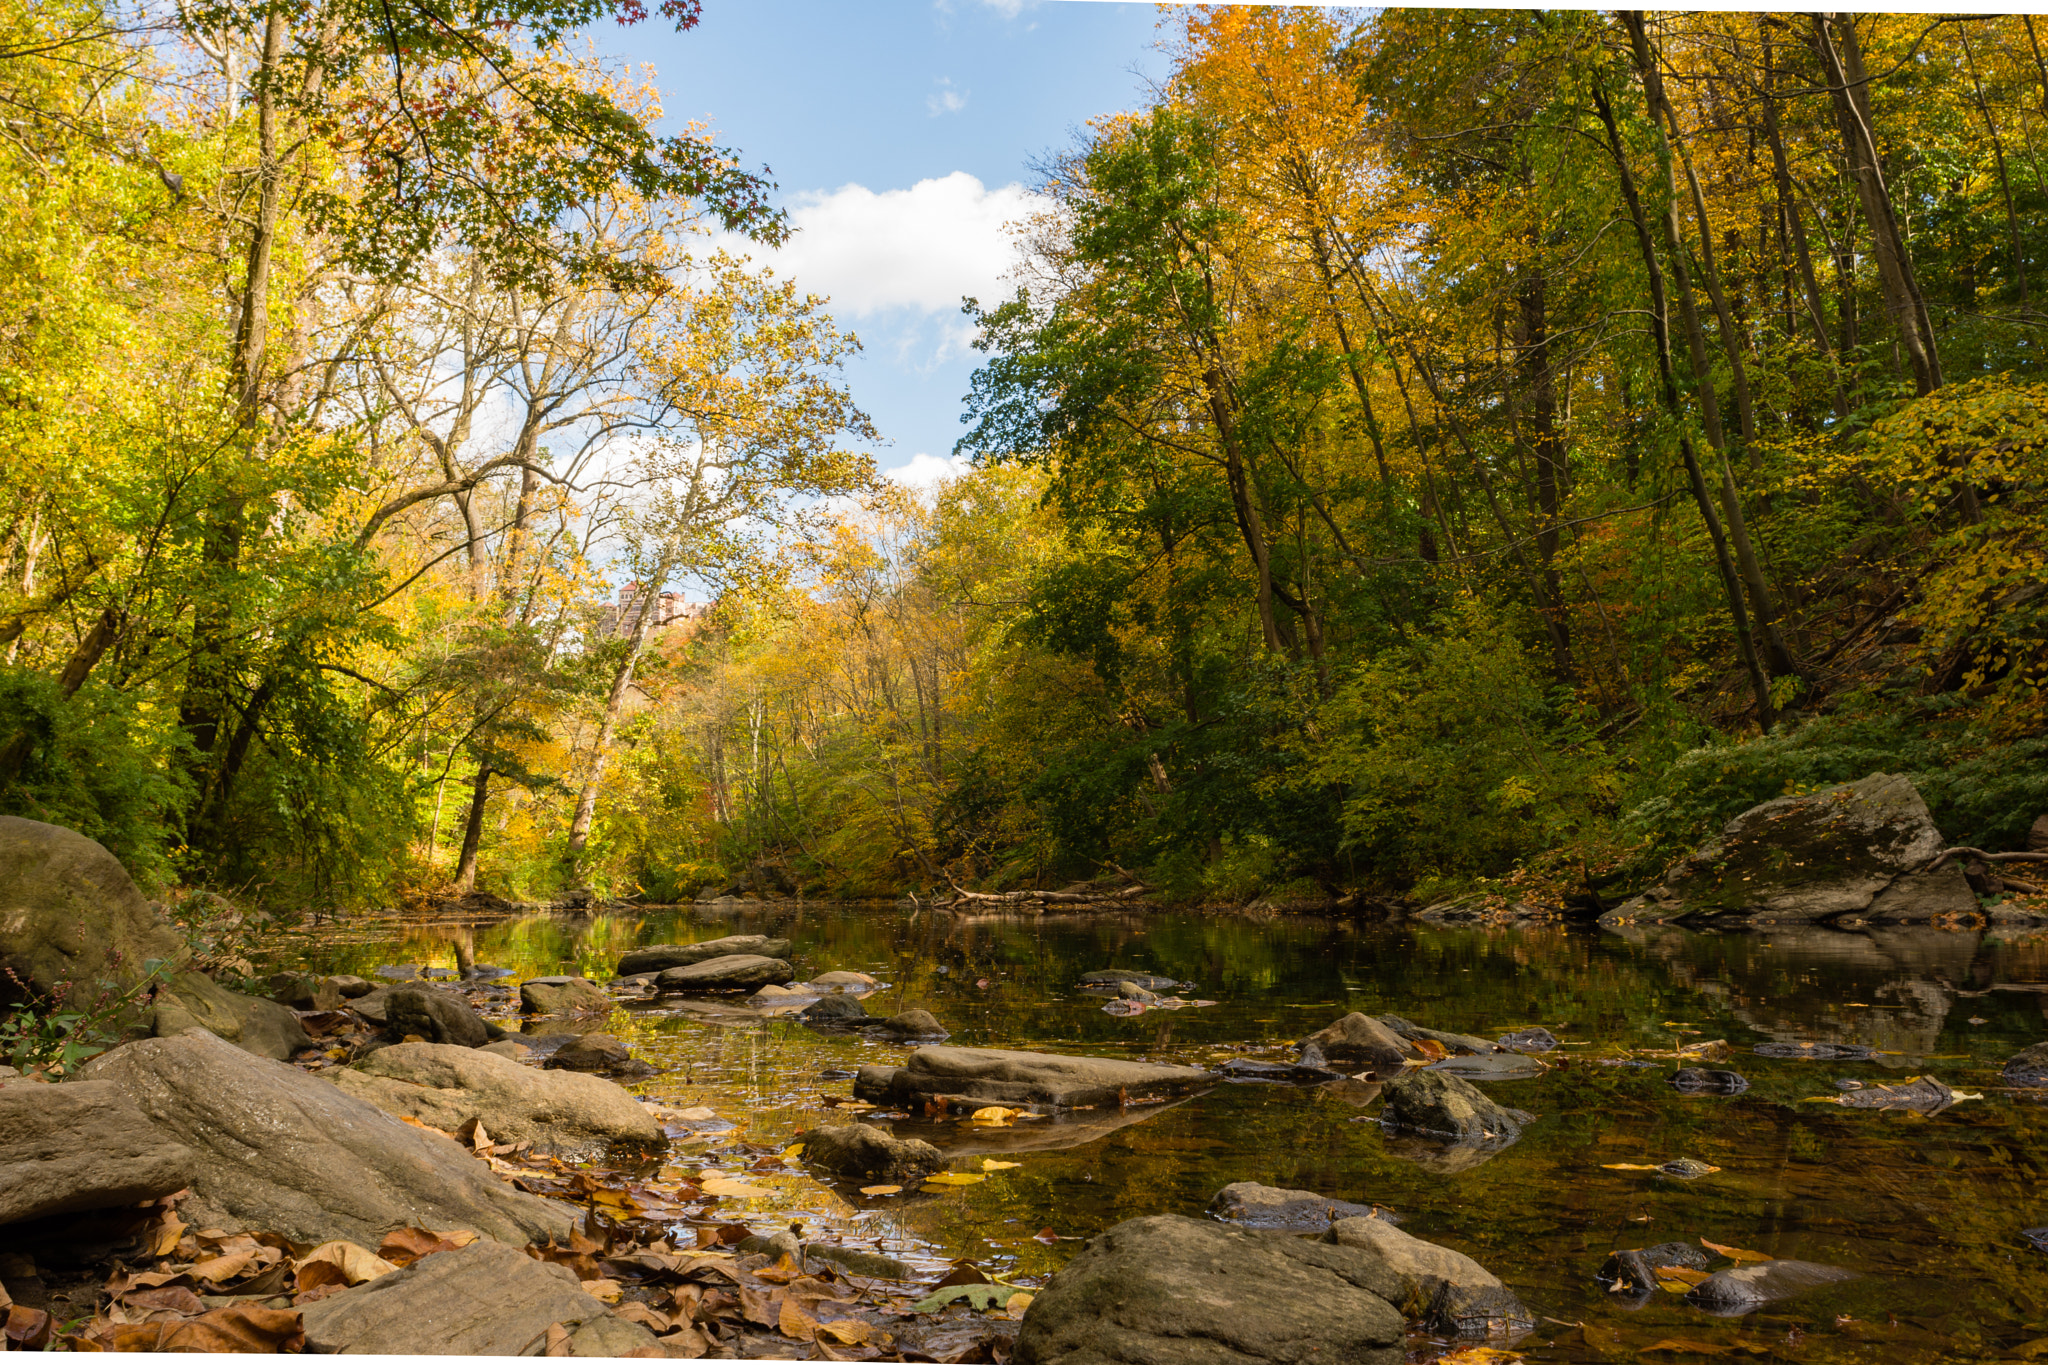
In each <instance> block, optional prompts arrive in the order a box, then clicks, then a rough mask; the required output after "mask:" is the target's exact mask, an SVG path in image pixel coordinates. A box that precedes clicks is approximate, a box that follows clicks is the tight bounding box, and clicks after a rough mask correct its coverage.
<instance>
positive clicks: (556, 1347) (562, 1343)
mask: <svg viewBox="0 0 2048 1365" xmlns="http://www.w3.org/2000/svg"><path fill="white" fill-rule="evenodd" d="M547 1342H548V1344H547V1349H546V1350H544V1351H542V1352H541V1354H542V1355H544V1356H566V1355H574V1354H575V1352H574V1351H573V1350H571V1349H570V1347H569V1329H568V1328H566V1327H564V1326H562V1324H561V1323H559V1322H557V1323H553V1324H550V1325H549V1327H548V1332H547Z"/></svg>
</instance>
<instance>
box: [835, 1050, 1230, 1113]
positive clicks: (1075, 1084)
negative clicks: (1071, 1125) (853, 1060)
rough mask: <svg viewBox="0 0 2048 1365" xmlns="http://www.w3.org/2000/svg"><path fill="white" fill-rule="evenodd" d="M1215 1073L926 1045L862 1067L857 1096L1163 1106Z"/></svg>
mask: <svg viewBox="0 0 2048 1365" xmlns="http://www.w3.org/2000/svg"><path fill="white" fill-rule="evenodd" d="M1216 1081H1217V1076H1216V1073H1215V1072H1213V1071H1204V1070H1202V1069H1201V1068H1200V1067H1194V1066H1158V1065H1155V1064H1153V1063H1150V1062H1127V1061H1123V1060H1120V1059H1116V1058H1110V1057H1067V1056H1062V1055H1060V1054H1058V1053H1053V1052H1011V1051H1006V1050H1003V1049H999V1048H986V1047H921V1048H919V1049H918V1050H917V1051H915V1052H913V1053H911V1054H910V1060H909V1061H907V1062H905V1063H904V1064H903V1065H902V1066H900V1067H894V1068H890V1067H878V1066H864V1067H862V1068H861V1069H860V1073H859V1075H858V1076H856V1077H855V1079H854V1094H856V1095H857V1096H859V1097H860V1098H861V1099H864V1100H868V1101H870V1102H871V1103H875V1104H884V1103H886V1104H890V1105H893V1106H895V1107H898V1108H903V1107H922V1106H923V1105H924V1104H925V1103H926V1102H927V1101H928V1100H931V1099H934V1098H953V1099H962V1100H968V1101H978V1102H980V1103H983V1104H1002V1105H1010V1106H1017V1105H1037V1106H1042V1107H1045V1108H1050V1109H1072V1108H1074V1107H1075V1106H1077V1105H1096V1106H1098V1107H1099V1106H1103V1105H1110V1106H1115V1105H1119V1104H1157V1103H1159V1102H1161V1101H1164V1100H1170V1099H1177V1098H1179V1097H1180V1096H1182V1095H1187V1094H1192V1093H1193V1092H1195V1091H1197V1090H1206V1089H1208V1088H1209V1087H1210V1086H1212V1085H1215V1084H1216Z"/></svg>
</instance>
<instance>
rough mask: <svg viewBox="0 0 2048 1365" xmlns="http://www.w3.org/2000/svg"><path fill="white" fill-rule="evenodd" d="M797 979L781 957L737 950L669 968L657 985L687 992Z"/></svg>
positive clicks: (737, 988) (749, 988) (754, 986)
mask: <svg viewBox="0 0 2048 1365" xmlns="http://www.w3.org/2000/svg"><path fill="white" fill-rule="evenodd" d="M794 980H796V971H795V969H794V968H792V967H791V966H790V965H789V964H788V963H787V962H785V961H783V960H782V959H781V958H779V957H761V956H758V955H756V954H752V953H735V954H732V955H730V956H727V957H714V958H707V959H706V960H704V961H702V962H693V963H690V964H689V965H687V966H683V967H669V968H666V969H664V970H663V971H662V972H661V974H660V975H658V976H656V977H655V978H654V988H655V989H656V990H659V991H673V992H675V993H677V994H679V995H688V994H691V993H693V992H701V991H752V990H757V989H759V988H760V987H762V986H785V985H788V984H789V983H790V982H792V981H794Z"/></svg>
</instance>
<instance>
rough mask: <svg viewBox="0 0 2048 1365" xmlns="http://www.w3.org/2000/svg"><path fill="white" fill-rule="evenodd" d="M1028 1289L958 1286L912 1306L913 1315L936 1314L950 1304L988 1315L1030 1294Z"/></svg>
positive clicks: (922, 1299) (942, 1290) (925, 1298)
mask: <svg viewBox="0 0 2048 1365" xmlns="http://www.w3.org/2000/svg"><path fill="white" fill-rule="evenodd" d="M1030 1292H1031V1291H1030V1290H1028V1289H1019V1288H1017V1287H1016V1286H1014V1285H1007V1284H956V1285H952V1286H949V1287H948V1288H945V1289H941V1290H939V1291H938V1292H936V1293H934V1294H930V1295H927V1296H926V1297H924V1298H921V1299H919V1300H918V1301H917V1302H916V1303H913V1304H911V1305H910V1311H911V1312H913V1313H936V1312H938V1311H939V1310H940V1309H941V1308H944V1307H945V1306H946V1305H947V1304H949V1303H964V1304H966V1305H967V1306H968V1307H969V1308H973V1309H976V1310H978V1311H980V1312H983V1313H986V1312H987V1311H988V1310H989V1309H991V1308H1001V1307H1003V1306H1004V1305H1006V1304H1008V1303H1009V1301H1010V1300H1011V1299H1012V1298H1014V1297H1016V1296H1017V1295H1019V1294H1028V1293H1030Z"/></svg>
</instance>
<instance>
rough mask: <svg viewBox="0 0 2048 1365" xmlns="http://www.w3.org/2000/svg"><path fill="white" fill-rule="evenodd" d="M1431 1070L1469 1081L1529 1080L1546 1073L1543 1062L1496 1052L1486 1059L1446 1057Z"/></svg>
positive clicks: (1516, 1054)
mask: <svg viewBox="0 0 2048 1365" xmlns="http://www.w3.org/2000/svg"><path fill="white" fill-rule="evenodd" d="M1428 1069H1429V1070H1431V1071H1441V1072H1443V1073H1444V1074H1445V1075H1446V1076H1456V1077H1458V1078H1459V1079H1460V1080H1467V1081H1526V1080H1529V1079H1531V1078H1533V1077H1536V1076H1541V1075H1542V1074H1543V1072H1544V1066H1543V1063H1541V1062H1539V1061H1537V1060H1536V1059H1535V1058H1534V1057H1524V1056H1522V1055H1521V1054H1520V1053H1518V1052H1496V1053H1492V1054H1490V1055H1487V1056H1483V1057H1472V1056H1464V1057H1446V1058H1444V1059H1443V1060H1442V1061H1440V1062H1431V1063H1430V1064H1429V1067H1428Z"/></svg>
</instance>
